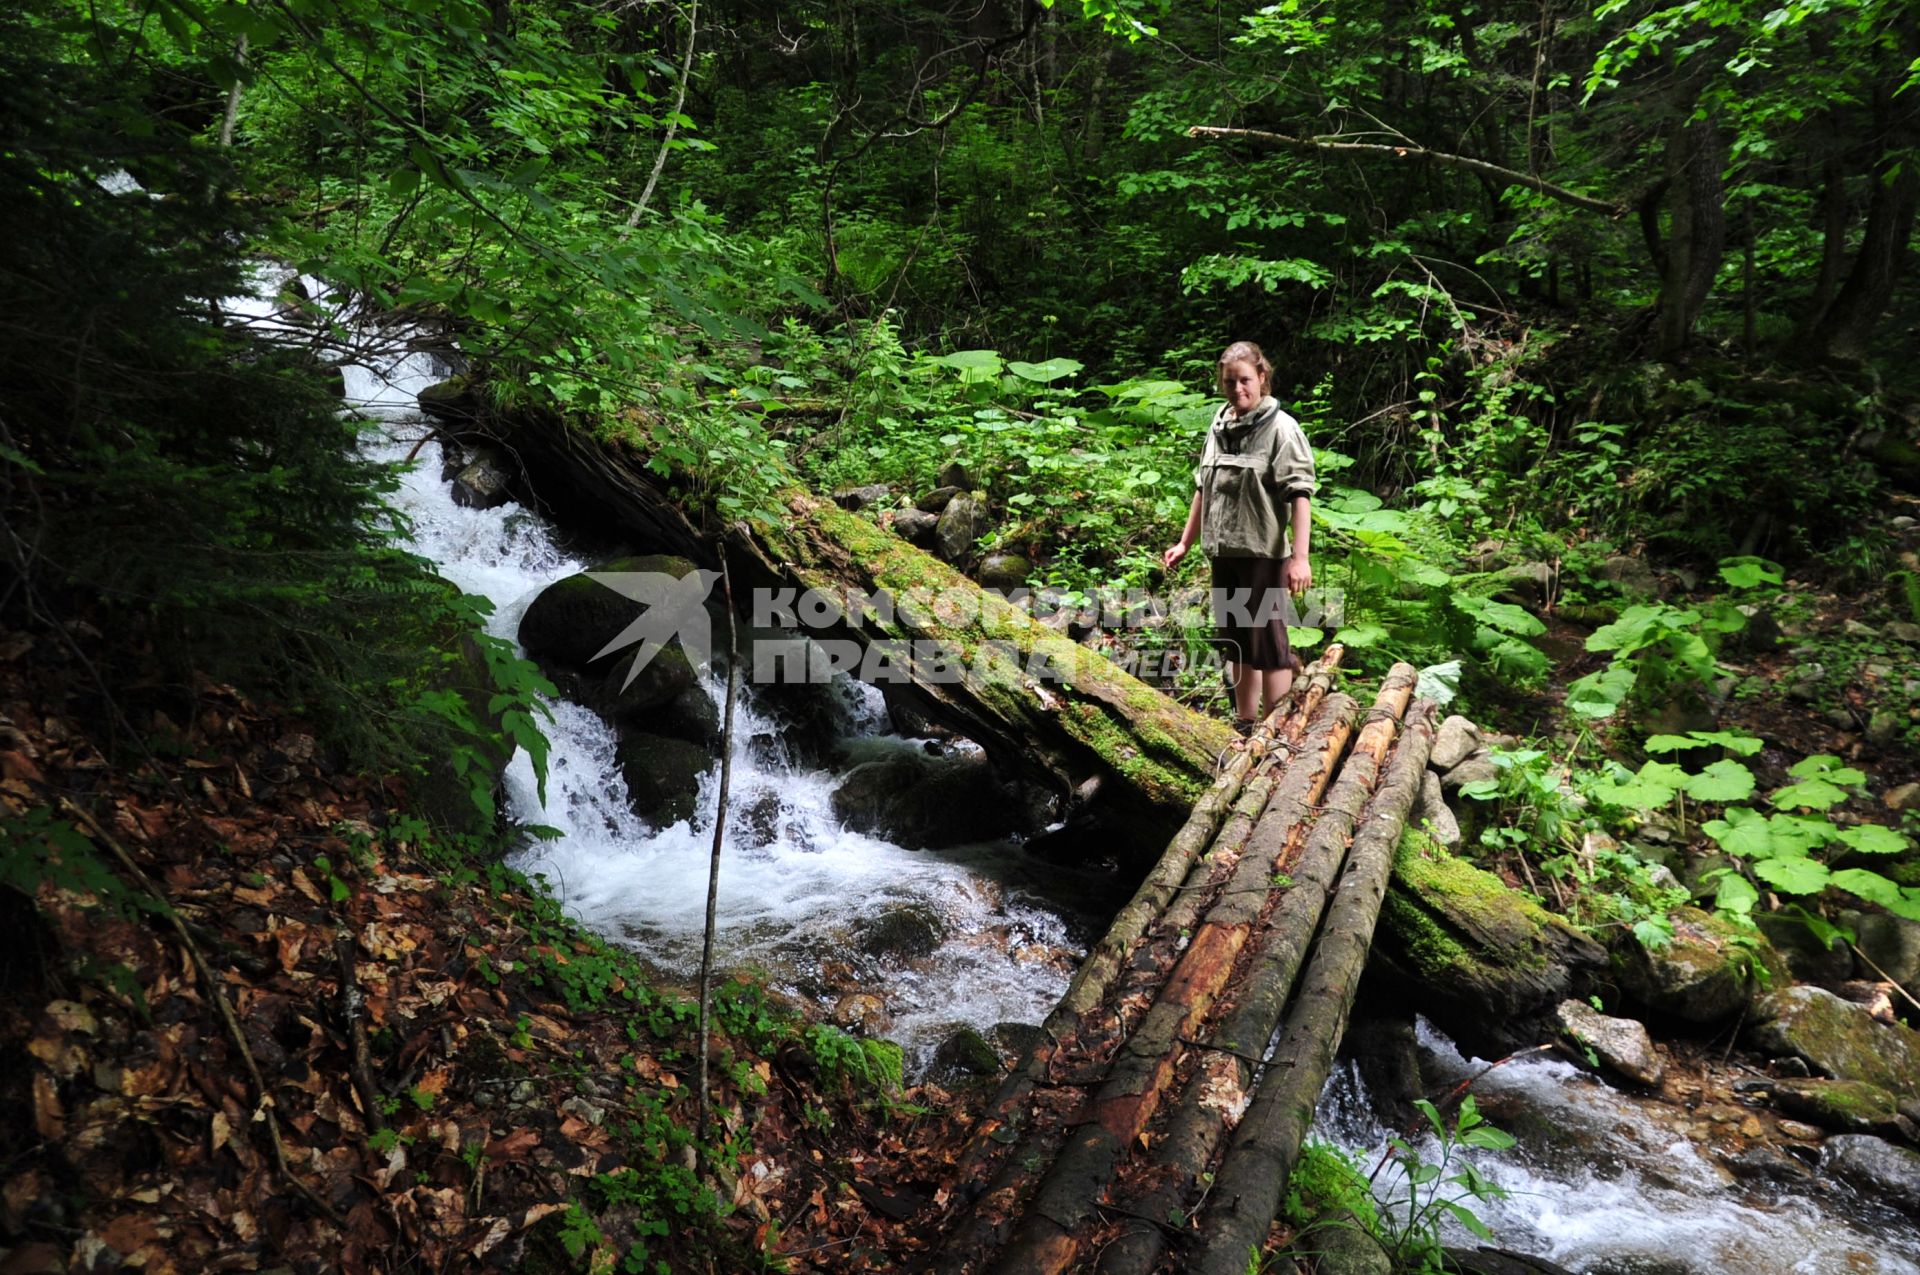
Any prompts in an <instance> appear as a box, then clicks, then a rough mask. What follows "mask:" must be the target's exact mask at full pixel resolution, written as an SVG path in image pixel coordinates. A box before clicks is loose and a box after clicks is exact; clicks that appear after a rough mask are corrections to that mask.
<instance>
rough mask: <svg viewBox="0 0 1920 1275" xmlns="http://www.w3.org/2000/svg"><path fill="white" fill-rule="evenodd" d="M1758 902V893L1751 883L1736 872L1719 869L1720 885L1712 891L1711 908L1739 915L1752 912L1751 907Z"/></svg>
mask: <svg viewBox="0 0 1920 1275" xmlns="http://www.w3.org/2000/svg"><path fill="white" fill-rule="evenodd" d="M1759 901H1760V891H1758V890H1756V889H1754V888H1753V883H1752V882H1751V881H1749V880H1747V879H1746V878H1745V877H1743V876H1741V875H1740V874H1739V873H1738V872H1734V871H1731V870H1729V869H1725V868H1723V869H1721V872H1720V884H1719V887H1718V888H1717V889H1716V890H1715V891H1714V895H1713V906H1714V907H1716V908H1719V909H1720V910H1721V911H1722V912H1737V913H1739V914H1741V915H1743V916H1744V915H1746V914H1747V913H1749V912H1751V911H1753V905H1754V904H1756V903H1758V902H1759Z"/></svg>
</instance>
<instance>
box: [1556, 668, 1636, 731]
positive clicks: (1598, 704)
mask: <svg viewBox="0 0 1920 1275" xmlns="http://www.w3.org/2000/svg"><path fill="white" fill-rule="evenodd" d="M1634 677H1635V672H1634V669H1633V668H1632V666H1630V665H1625V664H1614V665H1611V666H1609V667H1607V668H1604V669H1602V670H1600V671H1599V672H1598V673H1589V674H1587V675H1586V676H1585V677H1581V678H1576V679H1574V681H1572V682H1571V683H1569V684H1568V686H1567V707H1568V708H1570V709H1572V710H1573V711H1574V712H1576V713H1578V714H1580V716H1582V717H1596V718H1597V717H1611V716H1613V714H1614V713H1616V712H1618V711H1619V709H1620V704H1621V701H1623V700H1625V699H1626V698H1627V693H1628V692H1629V691H1631V690H1632V689H1633V682H1634Z"/></svg>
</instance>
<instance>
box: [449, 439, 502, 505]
mask: <svg viewBox="0 0 1920 1275" xmlns="http://www.w3.org/2000/svg"><path fill="white" fill-rule="evenodd" d="M511 485H512V479H511V478H510V477H509V476H508V473H507V463H506V460H505V458H503V457H502V456H501V455H500V453H499V452H496V451H494V450H493V449H492V448H490V447H482V448H480V449H479V450H478V451H476V452H474V454H473V458H472V459H471V460H469V461H467V463H466V464H465V465H462V466H461V467H460V470H459V472H458V473H456V474H454V476H453V503H454V504H456V505H459V506H461V507H462V508H465V509H498V508H499V507H500V506H501V505H504V504H506V503H507V502H508V501H510V500H512V499H513V495H512V493H511V491H510V490H509V488H510V487H511Z"/></svg>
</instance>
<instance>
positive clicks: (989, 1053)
mask: <svg viewBox="0 0 1920 1275" xmlns="http://www.w3.org/2000/svg"><path fill="white" fill-rule="evenodd" d="M999 1074H1000V1055H999V1054H998V1053H996V1052H995V1051H994V1048H993V1046H992V1045H989V1044H988V1043H987V1038H986V1037H985V1036H982V1035H981V1034H980V1033H979V1032H977V1031H975V1030H974V1029H973V1028H971V1027H956V1028H954V1029H953V1030H952V1031H951V1032H949V1033H947V1036H946V1039H944V1040H942V1041H941V1042H940V1045H939V1047H938V1048H937V1049H935V1050H934V1051H933V1067H932V1069H931V1070H930V1072H929V1073H928V1079H930V1080H932V1081H933V1082H934V1083H935V1084H952V1083H954V1082H955V1081H960V1080H966V1079H969V1078H971V1077H975V1076H997V1075H999Z"/></svg>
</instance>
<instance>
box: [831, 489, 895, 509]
mask: <svg viewBox="0 0 1920 1275" xmlns="http://www.w3.org/2000/svg"><path fill="white" fill-rule="evenodd" d="M892 500H893V488H891V487H889V486H887V485H886V484H885V483H869V484H868V485H866V486H865V487H842V488H841V489H840V490H839V491H836V492H834V493H833V503H834V504H836V505H838V506H840V507H841V508H842V509H855V510H858V509H866V508H869V507H871V506H874V505H885V504H888V503H890V502H891V501H892Z"/></svg>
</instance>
